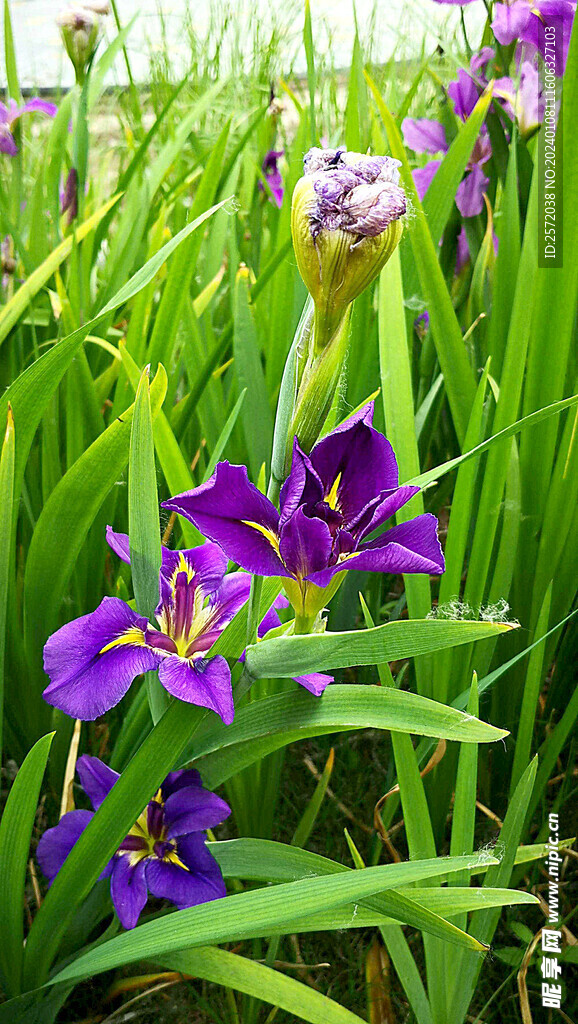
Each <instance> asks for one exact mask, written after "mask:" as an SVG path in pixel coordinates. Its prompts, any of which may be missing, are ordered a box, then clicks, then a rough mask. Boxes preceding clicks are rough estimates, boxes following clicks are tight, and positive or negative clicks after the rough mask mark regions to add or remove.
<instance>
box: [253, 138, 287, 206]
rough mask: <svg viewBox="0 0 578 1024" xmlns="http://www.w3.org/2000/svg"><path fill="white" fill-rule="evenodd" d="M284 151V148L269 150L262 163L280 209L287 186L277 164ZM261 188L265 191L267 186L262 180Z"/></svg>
mask: <svg viewBox="0 0 578 1024" xmlns="http://www.w3.org/2000/svg"><path fill="white" fill-rule="evenodd" d="M284 152H285V151H284V150H283V149H279V150H275V149H270V150H269V152H268V153H267V154H266V155H265V159H264V160H263V165H262V171H263V174H264V176H265V178H266V179H267V184H268V186H269V188H270V189H271V196H272V198H273V202H274V203H275V205H276V206H277V207H278V208H279V209H281V206H282V204H283V194H284V192H285V188H284V186H283V178H282V177H281V171H280V170H279V168H278V166H277V161H278V160H280V159H281V157H282V156H283V155H284ZM259 188H260V189H261V191H262V192H264V191H265V187H264V185H263V182H262V181H260V182H259Z"/></svg>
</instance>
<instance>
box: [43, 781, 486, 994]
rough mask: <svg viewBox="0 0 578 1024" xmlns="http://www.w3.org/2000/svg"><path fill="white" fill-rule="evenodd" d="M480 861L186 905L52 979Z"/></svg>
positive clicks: (271, 923) (225, 935)
mask: <svg viewBox="0 0 578 1024" xmlns="http://www.w3.org/2000/svg"><path fill="white" fill-rule="evenodd" d="M113 792H114V790H113ZM475 860H476V858H475V857H473V858H458V859H457V860H455V859H452V860H450V859H449V858H443V857H440V858H437V859H435V860H427V861H414V862H413V863H404V864H385V865H380V866H378V867H373V868H364V869H363V870H360V871H348V872H346V873H339V874H332V875H326V876H322V877H318V878H302V879H299V880H298V881H296V882H288V883H285V884H280V885H277V886H274V887H272V888H265V889H257V890H253V891H250V892H244V893H239V894H238V895H234V896H229V897H227V899H225V900H218V901H214V902H212V903H206V904H204V905H202V906H198V907H191V908H190V909H188V910H181V911H180V912H179V913H178V914H171V915H170V916H169V917H165V918H161V919H159V920H156V921H150V922H147V923H146V924H143V925H141V926H140V927H139V928H136V929H134V931H132V932H126V933H125V934H123V935H119V936H117V937H116V938H114V939H112V940H110V941H109V942H106V943H103V945H101V946H99V947H97V948H96V949H93V950H91V952H89V953H87V954H85V955H84V956H81V957H79V958H78V959H77V960H75V961H74V963H72V964H70V966H68V967H66V968H65V969H64V970H63V971H61V972H59V974H57V975H55V976H54V977H53V978H52V979H51V983H53V984H54V983H59V982H63V981H71V980H73V979H76V978H83V977H87V976H90V975H93V974H97V973H99V972H100V971H106V970H109V969H111V968H112V967H116V966H118V965H120V964H126V963H133V962H134V961H135V960H142V959H143V958H148V959H150V958H151V957H155V956H157V957H158V956H159V955H161V954H163V953H165V952H171V951H173V950H177V949H183V948H185V947H191V948H192V947H195V946H202V945H205V944H206V943H207V942H210V943H219V942H228V941H232V940H233V939H240V938H250V937H252V936H256V935H267V934H270V931H271V929H272V928H273V927H277V926H278V925H281V924H285V923H286V922H289V921H291V919H292V918H295V917H296V916H305V915H306V914H309V913H314V912H315V911H317V910H321V909H322V908H325V909H329V908H331V907H337V906H340V905H341V904H343V903H351V902H354V901H357V900H361V899H364V898H365V897H369V896H373V895H374V894H375V893H378V892H384V891H385V890H390V889H392V888H393V887H394V886H396V887H397V886H399V885H400V884H403V882H406V883H407V882H412V881H419V879H422V878H432V877H435V876H436V875H441V874H443V873H444V872H447V871H448V870H450V871H451V870H454V869H457V870H459V869H460V868H462V867H465V866H466V864H468V863H469V864H470V865H471V866H474V864H475Z"/></svg>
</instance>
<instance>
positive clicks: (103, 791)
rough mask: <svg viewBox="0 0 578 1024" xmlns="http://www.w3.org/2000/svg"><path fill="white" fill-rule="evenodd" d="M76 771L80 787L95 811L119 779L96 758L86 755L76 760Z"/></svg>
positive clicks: (116, 774) (117, 775)
mask: <svg viewBox="0 0 578 1024" xmlns="http://www.w3.org/2000/svg"><path fill="white" fill-rule="evenodd" d="M76 771H77V772H78V778H79V779H80V785H81V786H82V788H83V790H84V792H85V793H86V795H87V797H88V799H89V800H90V802H91V804H92V806H93V807H94V809H95V811H97V810H98V808H99V807H100V805H101V803H102V801H103V800H104V799H105V797H107V796H108V794H109V793H110V791H111V789H112V787H113V786H114V784H115V782H116V781H117V779H119V778H120V776H119V774H118V772H115V771H113V770H112V768H109V767H108V765H106V764H103V763H102V761H100V760H99V758H98V757H89V755H88V754H83V755H82V757H79V758H78V761H77V762H76Z"/></svg>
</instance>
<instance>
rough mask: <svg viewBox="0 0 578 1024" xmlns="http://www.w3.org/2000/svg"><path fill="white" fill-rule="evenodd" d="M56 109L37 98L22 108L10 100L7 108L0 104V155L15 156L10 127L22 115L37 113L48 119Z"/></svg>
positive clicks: (15, 151) (15, 147) (51, 104)
mask: <svg viewBox="0 0 578 1024" xmlns="http://www.w3.org/2000/svg"><path fill="white" fill-rule="evenodd" d="M57 109H58V108H57V107H55V105H54V103H48V102H47V101H46V100H41V99H39V97H37V96H36V97H34V99H31V100H28V102H27V103H25V104H24V105H23V106H22V107H19V106H18V104H17V103H16V101H15V100H12V99H11V100H10V106H9V107H7V106H6V105H5V104H4V103H0V153H5V154H6V156H16V154H17V152H18V146H17V145H16V143H15V141H14V136H13V134H12V125H13V124H14V122H15V121H17V120H18V119H19V118H20V117H22V115H23V114H33V113H34V112H36V111H38V112H39V113H41V114H47V115H48V117H54V115H55V114H56V111H57Z"/></svg>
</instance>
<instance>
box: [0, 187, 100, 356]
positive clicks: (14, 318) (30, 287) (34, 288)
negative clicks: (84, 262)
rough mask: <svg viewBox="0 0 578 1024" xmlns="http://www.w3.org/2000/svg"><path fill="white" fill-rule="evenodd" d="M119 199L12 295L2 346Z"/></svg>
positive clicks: (0, 332)
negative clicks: (62, 265) (43, 291)
mask: <svg viewBox="0 0 578 1024" xmlns="http://www.w3.org/2000/svg"><path fill="white" fill-rule="evenodd" d="M119 198H120V197H119V196H113V197H112V199H109V200H108V202H106V203H105V204H104V206H101V207H100V209H99V210H97V211H96V213H93V214H92V216H91V217H89V218H88V219H87V220H85V221H84V223H83V224H80V225H79V226H78V227H77V228H76V230H75V232H74V234H71V235H68V237H67V238H65V239H64V241H63V242H61V243H60V245H58V246H57V247H56V249H54V251H53V252H51V253H50V256H48V257H47V258H46V259H45V260H44V263H41V264H40V266H39V267H37V269H36V270H34V271H33V272H32V274H30V277H29V278H27V280H26V281H25V282H24V284H22V285H21V286H20V288H19V289H18V291H17V292H16V293H15V294H14V295H13V296H12V298H11V299H10V300H9V301H8V302H7V303H6V305H5V306H4V308H3V310H2V312H0V345H1V344H2V342H3V341H4V340H5V338H6V337H7V335H8V334H9V333H10V331H11V330H12V328H13V327H14V326H15V324H17V323H18V321H19V319H20V317H21V316H22V314H23V313H24V311H25V309H26V308H27V306H28V305H29V304H30V303H31V302H32V300H33V298H34V296H35V295H37V294H38V292H39V291H40V289H41V288H43V287H44V285H45V284H47V283H48V281H49V280H50V278H51V277H52V275H53V274H54V273H55V271H56V270H58V268H59V266H60V265H61V263H63V262H64V260H65V259H66V257H67V256H70V253H71V252H72V249H73V246H74V245H75V244H78V242H81V241H82V239H83V238H86V236H87V235H89V234H90V232H91V231H93V230H94V228H95V227H96V226H97V224H98V223H99V221H100V220H102V218H103V217H104V216H105V215H106V214H107V213H108V211H109V210H110V209H112V207H113V206H114V205H115V203H117V202H118V200H119Z"/></svg>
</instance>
